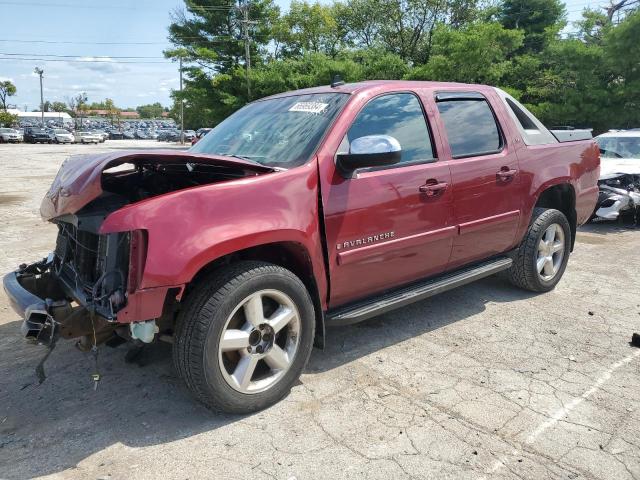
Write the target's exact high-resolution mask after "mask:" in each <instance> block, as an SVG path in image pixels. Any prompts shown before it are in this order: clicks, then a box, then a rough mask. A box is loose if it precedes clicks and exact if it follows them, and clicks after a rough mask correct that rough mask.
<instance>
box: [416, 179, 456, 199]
mask: <svg viewBox="0 0 640 480" xmlns="http://www.w3.org/2000/svg"><path fill="white" fill-rule="evenodd" d="M448 186H449V184H448V183H446V182H438V181H437V180H427V183H425V184H424V185H420V186H419V187H418V190H420V193H424V194H425V195H426V196H427V197H435V196H436V195H439V194H440V193H442V192H444V191H445V190H446V189H447V187H448Z"/></svg>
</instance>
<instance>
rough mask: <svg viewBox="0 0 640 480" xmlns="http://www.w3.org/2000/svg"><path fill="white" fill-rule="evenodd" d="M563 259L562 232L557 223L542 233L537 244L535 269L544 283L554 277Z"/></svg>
mask: <svg viewBox="0 0 640 480" xmlns="http://www.w3.org/2000/svg"><path fill="white" fill-rule="evenodd" d="M563 258H564V231H563V230H562V227H561V226H560V225H558V224H557V223H552V224H551V225H549V227H548V228H547V229H546V230H545V231H544V234H542V237H541V238H540V243H538V257H537V260H536V268H537V270H538V275H540V278H542V280H544V281H547V282H548V281H549V280H552V279H553V277H555V276H556V274H557V273H558V270H560V266H561V265H562V259H563Z"/></svg>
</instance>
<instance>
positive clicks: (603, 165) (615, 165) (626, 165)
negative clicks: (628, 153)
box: [600, 158, 640, 180]
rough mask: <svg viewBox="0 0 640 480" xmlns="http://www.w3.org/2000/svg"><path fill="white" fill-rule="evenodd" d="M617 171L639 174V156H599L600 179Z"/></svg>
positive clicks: (617, 172)
mask: <svg viewBox="0 0 640 480" xmlns="http://www.w3.org/2000/svg"><path fill="white" fill-rule="evenodd" d="M619 173H626V174H630V175H640V158H601V159H600V179H601V180H604V179H606V178H609V177H611V176H614V175H616V174H619Z"/></svg>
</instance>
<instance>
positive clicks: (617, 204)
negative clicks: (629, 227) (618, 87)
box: [594, 129, 640, 225]
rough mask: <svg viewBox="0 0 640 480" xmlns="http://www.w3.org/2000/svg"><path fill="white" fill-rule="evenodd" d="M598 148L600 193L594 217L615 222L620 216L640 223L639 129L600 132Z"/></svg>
mask: <svg viewBox="0 0 640 480" xmlns="http://www.w3.org/2000/svg"><path fill="white" fill-rule="evenodd" d="M596 142H598V146H599V147H600V154H601V163H600V180H599V181H598V185H599V187H600V194H599V196H598V203H597V204H596V210H595V213H594V218H601V219H604V220H617V219H618V218H619V217H620V216H622V215H629V216H632V217H633V220H634V221H635V224H636V225H639V224H640V129H635V130H620V131H610V132H607V133H603V134H602V135H599V136H598V137H596Z"/></svg>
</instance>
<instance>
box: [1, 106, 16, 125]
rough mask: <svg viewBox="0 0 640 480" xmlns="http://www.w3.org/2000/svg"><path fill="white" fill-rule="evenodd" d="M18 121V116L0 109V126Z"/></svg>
mask: <svg viewBox="0 0 640 480" xmlns="http://www.w3.org/2000/svg"><path fill="white" fill-rule="evenodd" d="M17 123H18V116H17V115H14V114H12V113H9V112H7V111H4V110H0V127H10V126H12V125H14V124H17Z"/></svg>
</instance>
